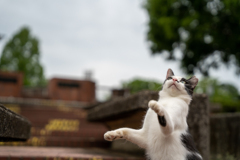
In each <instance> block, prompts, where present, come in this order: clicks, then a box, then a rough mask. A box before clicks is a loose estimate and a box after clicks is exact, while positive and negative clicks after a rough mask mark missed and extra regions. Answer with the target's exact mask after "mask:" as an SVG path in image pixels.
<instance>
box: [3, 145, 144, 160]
mask: <svg viewBox="0 0 240 160" xmlns="http://www.w3.org/2000/svg"><path fill="white" fill-rule="evenodd" d="M0 159H1V160H46V159H47V160H54V159H57V160H80V159H81V160H145V159H146V158H145V157H144V156H143V155H133V154H126V153H119V152H115V151H110V150H104V149H99V148H91V149H90V148H89V149H82V148H58V147H25V146H24V147H9V146H4V147H0Z"/></svg>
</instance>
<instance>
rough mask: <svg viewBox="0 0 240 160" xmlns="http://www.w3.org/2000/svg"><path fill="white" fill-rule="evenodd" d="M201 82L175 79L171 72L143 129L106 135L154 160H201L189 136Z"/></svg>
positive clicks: (124, 129) (124, 130) (127, 129)
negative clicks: (189, 121) (192, 108)
mask: <svg viewBox="0 0 240 160" xmlns="http://www.w3.org/2000/svg"><path fill="white" fill-rule="evenodd" d="M197 83H198V79H197V78H196V77H195V76H193V77H191V78H190V79H184V78H182V77H179V76H174V74H173V71H172V70H171V69H168V72H167V76H166V80H165V81H164V84H163V87H162V90H161V91H160V92H159V96H160V98H159V100H158V101H155V100H151V101H149V103H148V106H149V109H148V111H147V113H146V116H145V119H144V123H143V127H142V129H139V130H135V129H130V128H120V129H117V130H114V131H109V132H106V133H105V134H104V138H105V139H106V140H108V141H113V140H115V139H126V140H128V141H130V142H132V143H135V144H137V145H138V146H139V147H141V148H144V149H145V150H146V154H147V156H148V158H149V159H151V160H202V157H201V155H200V154H199V153H198V151H197V150H196V148H195V146H194V144H193V139H192V137H191V135H190V134H189V133H188V125H187V120H186V118H187V115H188V109H189V104H190V102H191V99H192V94H193V90H194V88H195V86H196V85H197Z"/></svg>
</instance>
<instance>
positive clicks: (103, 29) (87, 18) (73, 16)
mask: <svg viewBox="0 0 240 160" xmlns="http://www.w3.org/2000/svg"><path fill="white" fill-rule="evenodd" d="M142 3H143V1H142V0H130V1H129V0H120V1H112V0H87V1H86V0H72V1H66V0H51V1H47V0H41V1H32V0H18V1H16V0H15V1H14V0H12V1H0V15H1V16H0V21H1V33H0V34H4V35H5V39H4V40H2V41H0V50H2V47H3V44H4V43H5V42H6V41H7V40H8V38H10V37H11V36H12V34H13V33H14V32H16V31H17V30H18V29H19V28H20V27H21V26H23V25H27V26H29V27H30V28H31V29H32V33H33V34H34V35H35V36H37V37H38V38H39V40H40V49H41V55H42V56H41V62H42V64H43V65H44V68H45V74H46V76H47V77H48V78H50V77H53V76H56V75H58V76H60V75H61V76H74V77H82V76H83V74H84V71H85V70H88V69H92V70H93V71H94V77H95V79H96V81H97V83H98V85H110V86H119V85H120V83H121V81H124V80H128V79H130V78H132V77H136V76H138V77H146V78H150V79H158V80H163V79H164V78H165V74H166V73H165V72H166V70H167V69H168V68H172V69H173V70H174V72H175V73H176V74H178V75H182V74H183V73H182V71H181V70H180V69H179V67H178V66H179V64H178V63H173V62H169V61H165V60H163V58H161V57H160V56H154V57H153V56H151V55H150V52H149V49H148V46H147V42H146V31H147V21H148V18H147V15H146V13H145V11H144V10H143V9H142ZM214 74H215V75H216V76H217V75H218V76H219V77H220V78H219V79H221V78H222V77H224V75H223V74H222V73H221V71H218V72H215V73H214ZM229 77H233V78H232V79H236V77H234V76H233V74H231V76H230V75H229ZM239 88H240V87H239Z"/></svg>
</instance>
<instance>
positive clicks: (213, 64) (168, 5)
mask: <svg viewBox="0 0 240 160" xmlns="http://www.w3.org/2000/svg"><path fill="white" fill-rule="evenodd" d="M145 9H146V10H147V13H148V15H149V24H148V27H149V29H148V40H149V41H150V48H151V51H152V54H162V53H164V52H163V51H167V53H168V54H167V57H166V59H168V60H176V54H175V52H174V51H175V49H177V48H178V49H180V50H181V51H182V57H181V58H180V62H181V68H182V69H183V70H184V71H185V72H186V73H188V74H194V72H195V71H200V72H201V73H202V74H203V75H205V76H208V74H209V72H208V71H209V68H218V67H219V65H220V64H221V63H224V64H226V65H227V66H228V65H229V64H234V66H235V67H236V73H237V74H240V30H239V28H240V16H239V10H240V1H238V0H206V1H204V0H167V1H166V0H146V3H145Z"/></svg>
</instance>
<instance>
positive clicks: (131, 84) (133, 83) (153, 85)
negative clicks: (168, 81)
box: [122, 78, 162, 94]
mask: <svg viewBox="0 0 240 160" xmlns="http://www.w3.org/2000/svg"><path fill="white" fill-rule="evenodd" d="M122 87H123V88H127V89H129V90H130V93H132V94H133V93H137V92H140V91H143V90H153V91H158V90H160V89H161V87H162V84H161V83H159V82H156V81H153V80H144V79H139V78H135V79H133V80H130V81H126V82H123V83H122Z"/></svg>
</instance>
